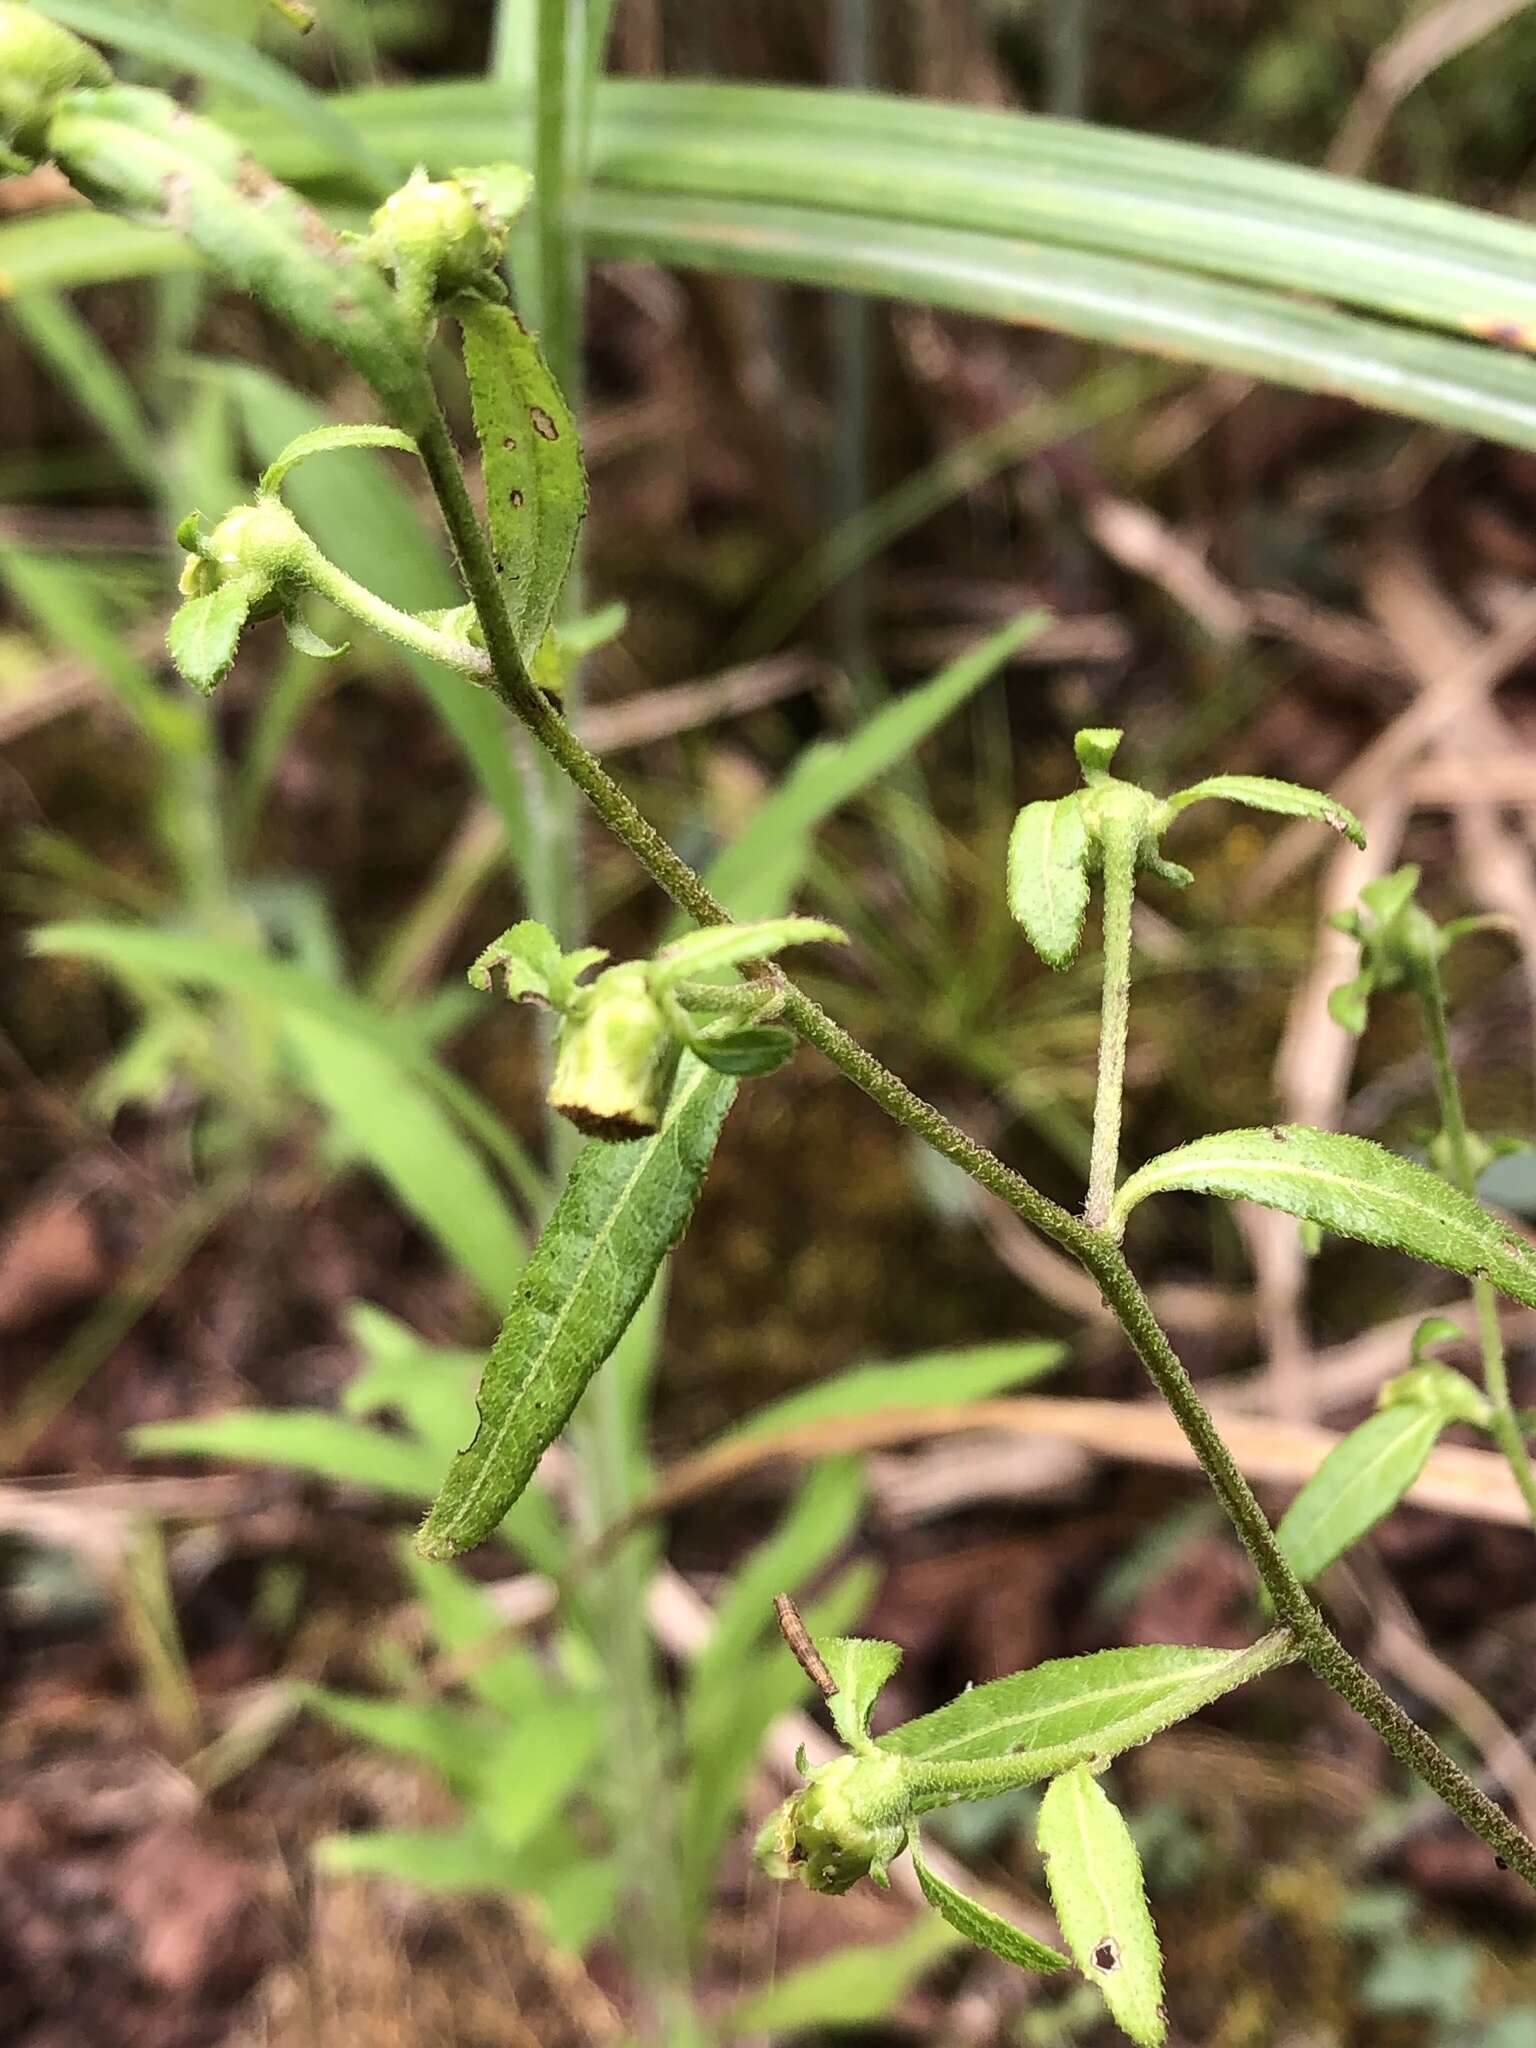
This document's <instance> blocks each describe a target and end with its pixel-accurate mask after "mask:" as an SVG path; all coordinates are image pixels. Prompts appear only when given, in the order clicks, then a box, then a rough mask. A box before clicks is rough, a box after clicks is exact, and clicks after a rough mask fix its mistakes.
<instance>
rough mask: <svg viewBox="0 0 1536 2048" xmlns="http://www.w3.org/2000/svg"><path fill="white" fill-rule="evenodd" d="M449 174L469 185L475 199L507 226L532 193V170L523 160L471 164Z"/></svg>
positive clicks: (525, 204)
mask: <svg viewBox="0 0 1536 2048" xmlns="http://www.w3.org/2000/svg"><path fill="white" fill-rule="evenodd" d="M448 175H449V177H450V178H454V179H457V181H458V182H459V184H461V185H467V186H469V188H470V190H471V191H472V192H473V193H474V195H475V197H476V199H478V200H479V202H480V204H481V205H482V206H484V207H485V208H486V210H487V211H488V212H489V213H491V214H493V215H494V216H495V218H496V220H497V221H498V222H499V223H500V224H501V226H503V227H507V226H508V225H509V224H510V223H511V222H512V221H514V220H516V219H517V217H518V215H519V214H520V213H521V212H522V211H523V209H524V207H526V206H527V204H528V201H529V200H530V198H531V197H532V196H533V173H532V172H531V171H525V170H524V169H523V167H522V165H521V164H472V165H471V166H470V167H469V168H468V169H467V170H464V169H460V170H455V171H450V172H449V173H448Z"/></svg>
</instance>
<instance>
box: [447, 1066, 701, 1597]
mask: <svg viewBox="0 0 1536 2048" xmlns="http://www.w3.org/2000/svg"><path fill="white" fill-rule="evenodd" d="M735 1092H736V1084H735V1082H734V1081H731V1080H728V1079H726V1078H724V1077H722V1076H721V1075H718V1074H715V1073H713V1072H712V1071H711V1070H710V1069H709V1068H707V1067H704V1066H701V1065H700V1064H699V1063H698V1062H697V1061H696V1060H694V1059H693V1058H692V1057H691V1056H690V1055H688V1054H684V1056H683V1060H682V1064H681V1066H680V1067H679V1070H678V1077H677V1080H676V1082H675V1084H674V1086H673V1092H672V1099H671V1102H670V1103H669V1105H668V1109H667V1116H666V1121H665V1122H664V1124H663V1125H662V1127H661V1129H660V1130H659V1131H658V1132H657V1133H656V1135H655V1136H654V1137H652V1138H644V1139H637V1140H634V1141H632V1142H629V1143H625V1144H612V1143H610V1142H608V1141H607V1140H605V1139H600V1138H596V1139H589V1140H588V1142H587V1143H586V1144H585V1145H584V1146H583V1147H582V1149H581V1152H580V1153H579V1154H578V1156H577V1159H576V1163H575V1165H574V1166H573V1167H572V1169H571V1172H570V1176H569V1178H568V1179H567V1181H566V1185H565V1190H564V1192H563V1193H562V1195H561V1197H560V1200H559V1201H558V1203H557V1204H556V1205H555V1209H554V1212H553V1214H552V1215H551V1216H550V1219H549V1221H548V1223H546V1225H545V1226H544V1230H543V1233H542V1235H541V1236H540V1238H539V1241H538V1243H537V1245H536V1246H535V1247H534V1249H533V1251H532V1253H531V1254H530V1256H529V1259H528V1262H527V1264H526V1265H525V1266H524V1268H523V1271H522V1274H521V1276H520V1277H519V1280H518V1284H517V1290H516V1293H515V1294H514V1295H513V1298H512V1305H511V1308H510V1309H509V1311H508V1314H507V1318H506V1321H505V1322H504V1323H503V1324H502V1327H501V1333H500V1335H499V1336H498V1337H497V1339H496V1343H495V1347H494V1349H493V1350H492V1352H491V1355H490V1358H489V1360H488V1361H487V1363H486V1368H485V1373H484V1375H483V1377H482V1379H481V1382H480V1395H479V1409H480V1427H479V1428H478V1430H477V1431H476V1433H475V1436H474V1439H473V1441H472V1442H471V1443H470V1444H469V1445H468V1447H467V1448H466V1449H465V1450H463V1451H461V1452H460V1453H459V1455H458V1457H457V1458H455V1460H454V1462H453V1464H452V1466H451V1467H450V1469H449V1472H448V1477H447V1478H446V1479H445V1480H444V1482H443V1489H442V1492H441V1493H440V1494H439V1495H438V1497H437V1501H436V1503H435V1504H434V1506H433V1508H432V1511H431V1513H430V1514H429V1515H428V1516H427V1519H426V1522H425V1524H424V1525H423V1528H422V1531H421V1536H420V1539H419V1540H420V1547H421V1549H422V1551H423V1553H424V1554H425V1555H426V1556H428V1557H456V1556H458V1555H459V1554H460V1552H462V1551H465V1550H469V1549H471V1548H472V1547H473V1546H474V1545H475V1544H477V1543H480V1542H482V1541H483V1540H484V1539H485V1538H486V1537H487V1536H489V1535H490V1533H491V1531H492V1530H493V1529H494V1528H495V1527H496V1524H497V1523H498V1522H499V1521H500V1520H501V1518H502V1516H503V1515H504V1514H505V1513H506V1511H507V1509H508V1508H509V1507H511V1505H512V1503H513V1502H514V1501H515V1500H516V1499H517V1497H518V1495H519V1494H520V1493H521V1492H522V1490H523V1488H524V1487H525V1486H526V1485H527V1483H528V1481H529V1479H530V1478H531V1477H532V1476H533V1470H534V1467H535V1466H536V1465H537V1464H538V1462H539V1459H540V1458H541V1457H542V1456H543V1454H544V1452H545V1451H546V1450H547V1449H548V1447H549V1446H550V1444H551V1443H553V1442H554V1440H555V1438H556V1437H557V1436H558V1435H559V1433H560V1431H561V1430H562V1429H563V1428H564V1427H565V1424H566V1422H567V1420H568V1419H569V1417H570V1414H571V1411H572V1410H573V1409H574V1408H575V1406H576V1403H577V1402H578V1401H579V1400H580V1398H581V1396H582V1394H583V1393H584V1391H585V1390H586V1387H587V1383H588V1381H589V1380H590V1379H591V1378H592V1375H593V1374H594V1373H595V1372H596V1371H597V1369H598V1367H599V1366H600V1365H601V1364H602V1363H603V1361H604V1360H605V1359H606V1358H607V1357H608V1355H609V1353H610V1352H611V1351H612V1350H613V1347H614V1346H615V1345H616V1344H617V1343H618V1341H619V1339H620V1337H621V1336H622V1335H623V1334H624V1331H625V1329H626V1327H627V1326H628V1324H629V1321H630V1318H631V1317H632V1316H633V1315H634V1313H635V1311H636V1309H638V1308H639V1306H640V1303H641V1302H642V1301H643V1300H644V1298H645V1295H646V1292H647V1290H648V1289H649V1287H650V1284H651V1282H652V1280H653V1279H654V1278H655V1275H656V1269H657V1267H658V1266H659V1265H660V1264H661V1261H662V1259H663V1258H664V1257H665V1256H666V1254H667V1253H668V1252H669V1251H670V1250H671V1249H672V1246H673V1245H674V1244H675V1243H676V1242H677V1240H678V1238H679V1237H680V1236H681V1235H682V1233H683V1230H684V1229H685V1227H686V1225H687V1222H688V1218H689V1217H690V1216H691V1215H692V1213H693V1207H694V1204H695V1202H696V1201H697V1200H698V1195H699V1189H700V1186H701V1185H702V1183H703V1179H704V1175H705V1172H706V1171H707V1169H708V1166H709V1162H710V1158H711V1156H712V1155H713V1152H714V1148H715V1140H716V1139H717V1138H718V1136H719V1134H720V1126H721V1123H722V1121H723V1120H724V1117H725V1112H726V1110H727V1109H728V1108H729V1106H730V1103H731V1098H732V1097H733V1095H734V1094H735Z"/></svg>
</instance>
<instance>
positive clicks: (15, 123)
mask: <svg viewBox="0 0 1536 2048" xmlns="http://www.w3.org/2000/svg"><path fill="white" fill-rule="evenodd" d="M111 83H112V68H111V66H110V65H109V64H108V63H107V61H106V59H105V58H104V57H103V56H101V54H100V53H99V52H98V51H96V50H93V49H92V48H91V46H90V44H89V43H83V42H81V40H80V38H79V37H78V36H76V35H71V34H70V32H69V30H68V29H67V28H61V27H60V26H59V24H58V23H57V22H56V21H50V20H49V19H48V17H47V16H46V15H43V14H37V13H35V12H34V11H33V9H32V8H30V7H24V6H17V5H13V4H9V0H7V4H4V5H0V139H3V140H4V142H5V143H6V145H7V147H9V148H11V149H14V150H17V151H19V152H20V154H21V155H22V156H24V157H28V158H38V157H42V156H46V155H47V153H48V149H47V142H46V133H47V127H48V119H49V116H50V115H51V114H52V112H53V110H54V108H55V106H57V104H58V102H59V101H60V100H61V99H62V98H63V97H64V95H65V94H66V93H68V92H73V91H75V90H76V89H77V88H78V87H80V86H88V85H89V86H95V85H110V84H111Z"/></svg>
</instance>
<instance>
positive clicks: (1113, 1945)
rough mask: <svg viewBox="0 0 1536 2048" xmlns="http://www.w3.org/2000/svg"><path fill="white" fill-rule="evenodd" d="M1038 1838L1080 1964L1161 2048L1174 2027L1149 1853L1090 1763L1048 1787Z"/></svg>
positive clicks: (1119, 2015) (1123, 2015) (1115, 2010)
mask: <svg viewBox="0 0 1536 2048" xmlns="http://www.w3.org/2000/svg"><path fill="white" fill-rule="evenodd" d="M1036 1840H1037V1841H1038V1843H1039V1845H1040V1854H1041V1855H1042V1856H1043V1857H1044V1858H1045V1877H1046V1883H1047V1884H1048V1885H1049V1886H1050V1891H1051V1904H1052V1905H1053V1906H1054V1907H1055V1909H1056V1918H1057V1920H1058V1921H1059V1922H1060V1923H1061V1931H1062V1933H1063V1934H1064V1935H1065V1936H1066V1940H1067V1947H1068V1948H1069V1949H1071V1951H1072V1954H1073V1957H1074V1958H1075V1960H1076V1963H1077V1967H1078V1968H1079V1969H1080V1970H1081V1971H1082V1973H1083V1975H1084V1976H1085V1977H1086V1978H1087V1979H1088V1981H1089V1983H1091V1984H1096V1985H1097V1986H1098V1988H1099V1990H1100V1991H1101V1992H1102V1993H1103V1994H1104V2002H1105V2004H1106V2005H1107V2006H1108V2007H1109V2009H1110V2011H1111V2013H1112V2014H1113V2015H1114V2017H1115V2021H1116V2023H1117V2025H1119V2026H1120V2027H1121V2028H1122V2029H1123V2031H1124V2032H1125V2033H1127V2034H1129V2035H1130V2037H1131V2039H1132V2040H1133V2041H1136V2042H1138V2043H1140V2044H1141V2048H1159V2044H1160V2043H1161V2042H1162V2040H1163V2039H1164V2037H1165V2035H1166V2034H1167V2031H1168V2022H1167V2019H1166V2018H1165V2016H1164V2013H1163V2009H1162V2008H1163V1957H1162V1951H1161V1949H1160V1948H1159V1946H1158V1940H1157V1929H1156V1928H1155V1927H1154V1926H1153V1924H1152V1915H1151V1913H1150V1912H1149V1911H1148V1909H1147V1894H1146V1887H1145V1885H1144V1883H1143V1881H1142V1875H1141V1858H1140V1857H1139V1856H1138V1855H1137V1853H1136V1844H1135V1843H1134V1842H1133V1841H1132V1840H1131V1831H1130V1829H1129V1828H1128V1827H1127V1826H1126V1824H1125V1821H1124V1820H1123V1818H1122V1817H1121V1815H1120V1812H1119V1809H1118V1808H1117V1807H1116V1806H1115V1804H1114V1802H1113V1801H1112V1800H1111V1799H1110V1797H1109V1794H1108V1793H1107V1792H1106V1791H1105V1790H1104V1788H1103V1786H1102V1785H1100V1783H1099V1781H1098V1779H1097V1778H1095V1777H1094V1776H1093V1774H1092V1772H1091V1771H1090V1770H1089V1769H1088V1768H1087V1766H1086V1765H1083V1766H1080V1767H1079V1768H1078V1769H1077V1770H1075V1771H1069V1772H1067V1774H1066V1775H1065V1776H1064V1777H1060V1778H1056V1779H1053V1780H1052V1782H1051V1784H1050V1785H1048V1786H1047V1787H1046V1792H1045V1797H1044V1798H1043V1799H1042V1800H1041V1802H1040V1820H1039V1825H1038V1828H1037V1831H1036Z"/></svg>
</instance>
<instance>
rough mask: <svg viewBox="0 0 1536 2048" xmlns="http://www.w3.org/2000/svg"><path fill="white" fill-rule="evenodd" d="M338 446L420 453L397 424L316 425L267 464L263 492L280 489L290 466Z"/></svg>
mask: <svg viewBox="0 0 1536 2048" xmlns="http://www.w3.org/2000/svg"><path fill="white" fill-rule="evenodd" d="M338 448H398V449H400V450H401V451H402V452H403V453H404V454H406V455H415V454H416V453H417V448H416V443H415V442H414V441H413V440H412V439H411V437H410V435H409V434H402V433H401V431H400V429H399V428H398V427H379V426H368V425H362V426H336V427H314V428H312V429H311V430H310V432H309V433H307V434H299V435H297V436H296V437H295V438H294V439H293V440H292V441H290V442H289V443H288V446H287V447H286V448H285V449H283V451H282V453H281V454H280V455H277V456H275V457H274V458H273V460H272V461H271V462H269V463H268V464H267V466H266V468H265V469H264V470H263V471H262V473H261V485H260V489H261V494H262V496H263V497H268V496H270V495H271V493H272V492H273V491H276V490H278V489H280V488H281V485H282V481H283V478H284V477H285V476H287V474H288V472H289V470H290V469H295V468H297V467H298V465H299V464H300V463H301V462H307V461H308V459H309V458H310V456H311V455H329V454H331V453H332V452H333V451H334V450H336V449H338Z"/></svg>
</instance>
